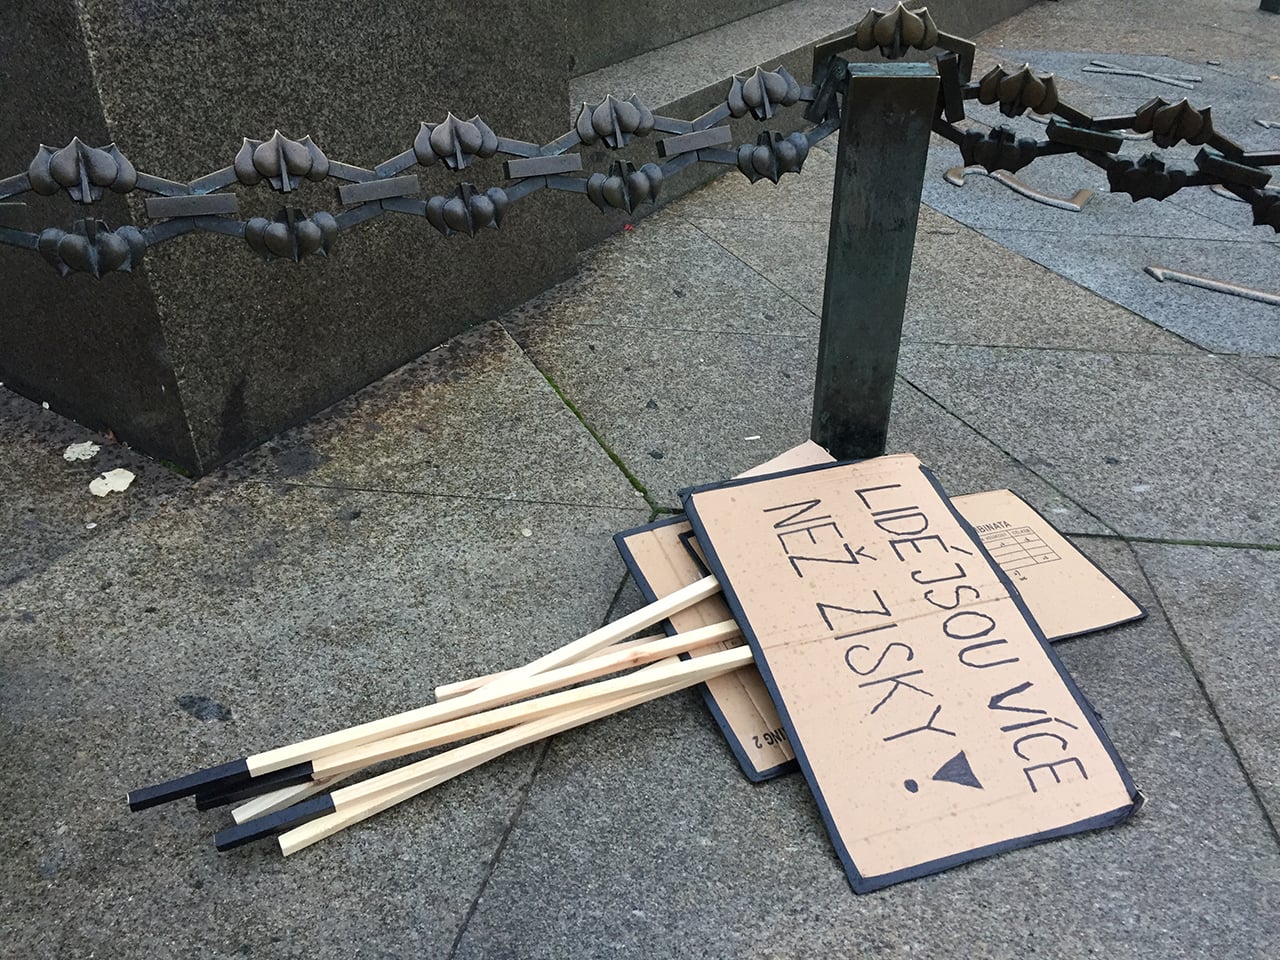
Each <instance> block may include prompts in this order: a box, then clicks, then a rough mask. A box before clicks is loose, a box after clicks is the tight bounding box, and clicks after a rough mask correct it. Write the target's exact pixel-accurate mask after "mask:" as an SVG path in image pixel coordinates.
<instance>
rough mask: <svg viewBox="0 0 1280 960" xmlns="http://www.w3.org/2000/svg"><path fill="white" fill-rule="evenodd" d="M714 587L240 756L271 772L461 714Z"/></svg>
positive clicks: (254, 771) (694, 588) (706, 584)
mask: <svg viewBox="0 0 1280 960" xmlns="http://www.w3.org/2000/svg"><path fill="white" fill-rule="evenodd" d="M719 590H720V584H719V581H717V580H716V578H715V577H704V578H703V579H702V580H699V581H698V582H697V583H692V584H690V585H689V586H687V587H682V588H681V589H679V590H677V591H675V592H674V593H672V594H670V595H668V596H666V597H663V598H662V599H661V600H658V601H656V602H654V603H651V604H649V605H648V606H645V607H641V608H640V609H639V610H637V611H635V612H634V613H631V614H628V615H627V616H625V617H621V618H620V619H618V620H615V621H614V622H613V623H608V624H605V625H604V626H603V627H601V628H600V629H598V630H593V631H592V632H591V633H588V634H587V635H585V636H583V637H579V638H578V639H577V640H574V641H573V642H572V643H568V644H565V645H564V646H563V647H560V648H559V649H557V650H552V651H551V652H550V653H547V654H544V655H543V656H541V657H539V658H538V659H536V660H534V661H532V662H530V663H527V664H525V665H524V666H523V667H518V668H516V669H515V670H513V671H512V672H511V673H510V674H509V675H508V676H506V677H502V678H499V679H497V680H494V681H492V682H491V683H488V684H486V685H485V686H484V687H482V688H481V689H480V690H476V691H473V692H472V693H470V694H465V695H464V696H461V697H457V698H455V699H454V700H451V701H449V702H448V703H432V704H428V705H427V706H425V707H419V708H417V709H416V710H407V711H405V712H404V713H399V714H396V715H395V716H391V717H383V718H382V719H381V720H372V721H370V722H368V723H362V724H359V725H358V726H354V727H348V728H347V729H345V730H339V731H336V732H334V733H326V734H322V735H321V736H318V737H311V738H310V739H308V740H302V741H299V742H298V743H293V744H289V745H288V746H284V747H277V748H276V749H274V750H268V751H266V752H265V753H259V754H255V755H254V756H251V757H246V758H245V763H246V766H247V767H248V770H249V773H250V774H251V775H252V776H255V777H256V776H261V775H262V774H264V773H270V772H271V771H272V770H279V769H281V768H282V767H289V766H293V765H294V764H297V763H303V762H305V761H308V760H313V759H315V758H317V757H322V756H324V755H325V754H328V753H336V752H337V751H339V750H345V749H347V748H349V747H352V746H355V745H357V744H361V743H368V742H370V741H372V740H381V739H383V738H384V737H389V736H395V735H396V734H399V733H404V732H406V731H408V730H415V729H418V728H420V727H424V726H426V725H428V724H433V723H439V722H441V721H442V720H443V719H445V718H448V717H457V716H462V715H465V714H466V713H467V712H468V711H469V710H470V709H471V707H470V704H469V703H468V702H467V701H469V700H470V699H471V698H472V697H476V698H478V697H479V696H480V695H481V693H482V692H484V691H486V690H490V688H492V690H490V692H497V691H501V690H505V689H509V688H515V687H518V686H519V684H518V681H519V680H520V679H522V678H524V677H527V676H530V675H532V674H536V673H541V672H543V671H545V670H548V669H550V668H552V667H558V666H560V665H561V664H566V663H572V662H573V661H574V660H577V659H580V658H582V657H584V656H586V655H587V654H589V653H591V652H592V651H594V650H599V649H600V648H601V647H607V646H608V645H609V644H611V643H616V642H617V641H618V640H622V639H624V638H626V637H629V636H631V635H632V634H634V633H636V632H638V631H640V630H643V629H644V628H645V627H651V626H653V625H654V624H655V623H658V622H659V621H660V620H665V619H666V618H667V617H668V616H670V615H671V614H673V613H677V612H679V611H681V610H684V609H686V608H687V607H690V606H692V605H693V604H695V603H698V602H700V601H702V600H705V599H706V598H707V597H709V596H712V595H713V594H715V593H717V592H718V591H719Z"/></svg>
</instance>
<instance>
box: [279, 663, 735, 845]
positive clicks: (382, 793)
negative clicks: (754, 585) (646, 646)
mask: <svg viewBox="0 0 1280 960" xmlns="http://www.w3.org/2000/svg"><path fill="white" fill-rule="evenodd" d="M742 651H746V652H747V657H746V658H745V662H750V651H749V650H747V648H746V647H741V648H737V650H735V651H733V652H737V653H739V659H743V658H742V657H741V652H742ZM699 659H706V658H699ZM738 665H739V666H742V665H744V664H743V663H740V664H738ZM730 669H734V667H732V666H725V667H724V668H723V671H727V670H730ZM723 671H722V672H723ZM703 679H707V677H705V676H704V677H703ZM699 682H701V681H700V680H696V679H689V678H687V677H685V678H680V679H678V680H676V681H673V682H672V683H669V684H667V685H666V686H663V687H657V688H654V689H651V690H648V691H645V692H642V693H636V694H632V695H630V696H622V697H614V698H611V699H608V700H603V701H601V702H600V703H597V704H596V705H594V706H591V707H586V708H582V709H571V710H565V711H562V712H561V713H557V714H553V715H551V716H549V717H544V718H543V719H541V720H534V721H531V722H529V723H524V724H521V725H520V726H518V727H513V728H511V729H510V730H506V731H503V732H502V733H498V734H495V735H493V736H491V737H485V738H484V739H483V740H477V741H475V742H474V743H469V744H466V745H465V746H462V747H456V748H454V749H453V750H449V751H447V752H446V753H443V754H438V755H437V756H434V757H430V758H428V759H426V760H422V761H419V762H418V763H416V764H411V765H410V766H411V767H413V768H416V773H414V774H413V775H412V776H411V777H403V776H402V777H401V782H400V785H399V786H392V787H386V788H383V789H381V790H378V791H376V792H368V791H370V790H371V789H372V787H373V785H374V784H375V782H376V781H379V780H382V779H383V778H382V777H374V778H373V779H371V780H368V781H365V784H361V785H360V786H362V787H365V785H366V784H367V785H368V787H366V793H365V794H364V795H363V796H361V797H360V798H358V799H355V800H349V801H348V800H342V801H339V802H340V804H341V809H337V807H338V804H335V812H334V813H331V814H328V815H325V816H321V817H319V818H317V819H315V820H311V821H310V822H308V823H305V824H303V825H302V826H300V827H295V828H294V829H292V830H289V831H288V832H286V833H284V834H282V835H281V836H280V838H279V841H280V850H281V852H282V853H283V854H284V855H285V856H286V857H287V856H289V855H291V854H294V853H297V852H298V851H299V850H302V849H304V848H305V847H309V846H311V844H313V843H317V842H318V841H320V840H323V839H324V838H325V837H328V836H332V835H333V834H335V833H337V832H338V831H339V830H343V829H345V828H347V827H349V826H351V825H352V824H355V823H359V822H360V821H361V820H366V819H368V818H369V817H371V816H373V815H374V814H376V813H381V812H382V811H383V810H386V809H388V808H389V807H393V806H395V805H396V804H398V803H401V802H403V801H405V800H408V799H409V798H410V797H415V796H417V795H418V794H420V793H423V792H425V791H427V790H430V789H431V788H432V787H435V786H438V785H439V784H441V783H444V782H445V781H446V780H450V779H452V778H453V777H456V776H458V775H459V774H461V773H464V772H466V771H467V770H471V769H473V768H475V767H478V766H480V765H481V764H483V763H485V762H487V761H489V760H492V759H494V758H495V757H499V756H502V755H503V754H505V753H509V752H510V751H512V750H515V749H517V748H518V747H522V746H525V745H526V744H530V743H534V742H536V741H538V740H543V739H545V738H547V737H550V736H553V735H555V734H557V733H563V732H564V731H566V730H570V729H572V728H574V727H579V726H582V725H583V724H587V723H591V722H592V721H593V720H598V719H600V718H602V717H607V716H609V715H611V714H614V713H619V712H621V711H623V710H627V709H629V708H631V707H634V706H636V705H638V704H641V703H645V702H647V701H649V700H654V699H656V698H658V697H663V696H666V695H667V694H669V693H674V692H675V691H677V690H681V689H684V688H685V687H688V686H692V685H693V684H695V683H699ZM405 769H406V770H408V769H410V768H405ZM397 772H399V771H397Z"/></svg>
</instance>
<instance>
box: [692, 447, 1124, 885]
mask: <svg viewBox="0 0 1280 960" xmlns="http://www.w3.org/2000/svg"><path fill="white" fill-rule="evenodd" d="M688 507H689V510H690V516H691V519H692V520H693V522H694V525H695V529H696V530H697V533H698V538H699V540H700V541H701V542H702V544H703V546H704V548H705V549H707V550H708V551H709V553H710V554H711V555H712V557H713V567H715V568H716V571H717V573H718V575H720V576H721V579H722V582H723V583H724V586H725V589H726V593H727V595H729V596H730V597H731V598H732V599H733V600H734V601H735V602H736V604H737V605H738V608H739V609H740V610H741V612H742V614H743V615H744V617H745V620H746V624H745V625H746V626H748V627H749V629H748V633H749V634H750V636H749V639H750V641H751V643H752V646H753V647H754V648H755V652H756V658H757V662H759V663H760V665H761V669H762V672H763V673H764V674H765V676H766V678H767V679H768V680H769V681H770V686H771V691H772V693H773V694H774V698H775V700H779V701H780V704H779V705H780V707H781V708H782V709H781V712H782V714H783V717H784V720H785V721H786V724H787V727H788V731H787V732H788V735H789V737H790V739H791V741H792V745H793V746H794V747H796V748H797V750H798V752H799V753H801V754H802V755H803V758H804V766H805V771H806V775H807V776H808V777H809V778H810V785H811V787H812V788H813V789H814V791H815V794H816V795H817V796H818V797H819V799H820V802H821V804H822V806H823V807H824V816H825V817H826V818H827V821H828V827H829V829H831V831H832V833H833V838H834V839H835V840H836V845H837V848H838V849H840V850H841V854H842V857H843V858H844V859H845V863H846V866H847V867H848V868H850V871H851V879H854V882H855V887H857V888H859V889H874V888H875V887H876V886H880V885H884V884H885V883H890V882H894V881H895V880H896V879H904V878H905V876H896V875H898V874H902V873H903V872H904V871H906V872H907V874H908V875H910V872H911V871H912V870H913V868H922V867H927V865H930V864H933V863H934V862H935V861H939V860H942V859H945V858H957V857H958V858H960V859H970V858H972V857H966V856H965V855H967V854H971V855H972V856H981V855H984V853H982V852H979V851H982V850H983V848H987V847H992V846H994V845H1005V844H1009V845H1013V844H1016V842H1017V841H1019V840H1022V841H1023V842H1027V840H1028V838H1031V837H1034V836H1036V835H1039V834H1043V833H1046V832H1051V831H1055V832H1064V831H1065V830H1066V828H1069V827H1072V826H1073V825H1077V824H1080V823H1082V822H1084V821H1089V820H1091V819H1092V818H1095V817H1104V816H1107V815H1113V817H1114V818H1118V816H1119V814H1118V813H1117V811H1123V810H1127V809H1128V808H1129V807H1131V805H1132V797H1131V789H1130V785H1129V783H1128V781H1127V775H1125V774H1124V773H1123V772H1122V768H1121V767H1120V765H1119V761H1118V759H1117V758H1116V757H1115V756H1114V755H1113V753H1112V752H1111V751H1110V750H1109V745H1108V744H1107V742H1106V740H1105V735H1104V734H1102V732H1101V730H1100V728H1098V727H1097V725H1096V721H1095V720H1094V719H1093V718H1092V717H1091V716H1089V715H1088V714H1087V713H1086V709H1087V708H1086V707H1084V706H1083V705H1082V702H1081V701H1080V700H1079V699H1078V698H1077V695H1076V692H1075V691H1074V689H1073V687H1072V685H1071V683H1070V681H1069V680H1067V679H1066V678H1065V677H1064V676H1063V675H1061V674H1060V673H1059V670H1058V668H1057V666H1056V664H1055V662H1054V661H1053V659H1052V658H1051V656H1050V655H1049V653H1048V651H1047V646H1046V645H1045V644H1044V643H1042V641H1041V640H1040V639H1039V638H1038V637H1037V636H1036V634H1035V632H1034V630H1033V628H1032V626H1031V625H1030V623H1029V621H1028V620H1027V618H1026V616H1025V615H1024V613H1023V610H1022V609H1021V608H1020V607H1019V606H1018V604H1017V603H1016V602H1015V601H1014V599H1013V598H1012V597H1011V596H1010V592H1009V590H1008V588H1007V587H1006V586H1005V584H1004V583H1003V582H1002V581H1001V579H1000V577H999V575H998V574H997V572H996V570H995V568H994V567H993V566H992V564H991V563H990V561H988V560H987V558H986V556H985V555H984V554H983V553H982V551H981V550H980V548H979V547H978V546H977V544H976V543H975V542H974V540H973V539H972V538H971V537H970V535H969V533H968V532H967V531H966V530H965V528H964V527H963V526H962V525H961V523H960V522H959V521H958V519H957V518H956V516H955V514H954V513H953V512H952V510H951V508H950V506H949V504H948V503H947V502H946V501H945V499H944V498H943V496H942V495H941V494H940V492H939V491H938V490H937V488H936V487H935V486H934V485H933V483H932V482H931V480H930V479H929V477H928V475H927V474H925V473H924V472H923V471H922V470H921V468H920V464H919V461H917V460H915V458H913V457H889V458H881V459H878V460H873V461H866V462H863V463H861V464H841V465H837V466H834V467H829V468H823V469H820V470H814V471H808V472H805V473H800V474H794V475H791V476H783V477H778V478H774V479H770V480H764V481H758V482H755V483H751V484H744V485H737V486H727V487H722V488H718V489H710V490H705V491H700V492H695V493H694V494H693V495H692V496H691V497H690V499H689V502H688ZM1093 825H1096V824H1093ZM986 852H990V851H986ZM952 862H957V861H952ZM938 868H940V867H938V866H934V867H931V868H929V869H938ZM921 872H928V870H927V869H925V870H922V871H921ZM876 878H881V882H876Z"/></svg>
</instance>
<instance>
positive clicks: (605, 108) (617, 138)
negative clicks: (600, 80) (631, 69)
mask: <svg viewBox="0 0 1280 960" xmlns="http://www.w3.org/2000/svg"><path fill="white" fill-rule="evenodd" d="M574 129H576V130H577V132H578V137H579V138H580V139H581V140H582V142H583V143H588V144H591V143H599V142H601V141H603V142H604V144H605V145H606V146H608V147H610V148H611V149H614V150H617V149H618V148H619V147H624V146H626V145H627V144H628V143H630V142H631V138H632V137H643V136H647V135H648V134H649V133H650V132H652V130H653V111H652V110H650V109H649V108H648V107H646V106H645V105H644V104H643V103H642V102H641V101H640V98H639V97H637V96H635V95H634V94H633V95H632V96H631V97H630V98H629V99H627V100H619V99H618V98H617V97H615V96H613V94H609V95H608V96H606V97H605V98H604V99H603V100H601V101H600V102H599V103H598V104H595V105H594V106H593V105H591V104H589V103H584V104H583V105H582V108H581V109H580V110H579V111H578V119H577V122H576V123H575V124H574Z"/></svg>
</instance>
